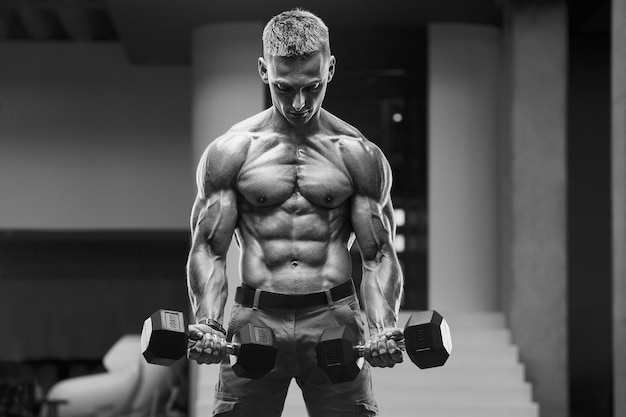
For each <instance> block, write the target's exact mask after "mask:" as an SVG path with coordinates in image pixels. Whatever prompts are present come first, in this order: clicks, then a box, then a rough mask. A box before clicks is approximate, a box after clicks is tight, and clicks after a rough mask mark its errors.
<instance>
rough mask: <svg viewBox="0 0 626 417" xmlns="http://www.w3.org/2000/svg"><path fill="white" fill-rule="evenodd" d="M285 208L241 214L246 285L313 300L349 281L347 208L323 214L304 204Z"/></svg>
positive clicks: (248, 210)
mask: <svg viewBox="0 0 626 417" xmlns="http://www.w3.org/2000/svg"><path fill="white" fill-rule="evenodd" d="M299 206H300V207H299V208H298V209H297V210H295V211H293V210H292V208H293V206H292V205H290V206H287V205H280V206H278V207H274V208H255V207H252V206H250V205H248V204H244V205H243V207H240V208H239V225H238V237H239V242H240V246H241V277H242V281H243V282H244V283H246V284H248V285H250V286H252V287H254V288H258V289H261V290H264V291H272V292H276V293H282V294H309V293H312V292H318V291H324V290H326V289H330V288H332V287H335V286H337V285H339V284H341V283H343V282H345V281H347V280H348V279H349V278H350V274H351V270H352V261H351V258H350V253H349V247H348V239H349V237H350V226H349V225H350V222H349V217H348V214H347V210H348V209H347V204H344V205H342V206H340V207H337V208H330V209H329V208H324V207H319V206H315V205H314V204H313V203H310V202H308V201H306V200H305V199H301V201H300V204H299Z"/></svg>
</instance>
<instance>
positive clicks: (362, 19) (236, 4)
mask: <svg viewBox="0 0 626 417" xmlns="http://www.w3.org/2000/svg"><path fill="white" fill-rule="evenodd" d="M501 4H502V1H501V0H500V1H498V0H385V1H381V0H314V1H313V0H299V1H298V2H294V1H289V0H263V1H260V0H228V1H227V0H0V41H1V40H8V41H38V42H41V41H45V42H121V43H122V44H123V46H124V48H125V50H126V53H127V56H128V58H129V60H130V61H131V62H133V63H135V64H151V65H187V64H188V63H189V60H190V39H191V32H192V30H193V28H195V27H198V26H202V25H205V24H208V23H213V22H227V21H258V22H261V23H263V22H266V21H267V20H268V19H269V18H270V17H272V16H273V15H275V14H277V13H279V12H280V11H282V10H287V9H292V8H294V7H302V8H305V9H308V10H311V11H312V12H314V13H316V14H318V15H319V16H320V17H322V19H324V21H325V22H326V23H327V24H328V26H329V27H330V28H331V33H332V28H333V27H345V28H354V35H355V37H358V31H359V30H363V28H371V27H380V28H384V27H416V26H423V25H425V24H427V23H428V22H467V23H481V24H491V25H500V24H501V20H502V18H501V15H502V11H501V8H502V6H501ZM259 35H260V34H259Z"/></svg>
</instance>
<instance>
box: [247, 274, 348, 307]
mask: <svg viewBox="0 0 626 417" xmlns="http://www.w3.org/2000/svg"><path fill="white" fill-rule="evenodd" d="M256 292H257V290H256V288H254V287H251V286H250V285H248V284H242V285H241V287H237V292H236V293H235V302H236V303H238V304H241V305H242V306H244V307H254V298H255V294H256ZM355 292H356V291H355V289H354V284H353V282H352V280H351V279H350V280H348V281H346V282H344V283H343V284H340V285H337V286H336V287H333V288H331V289H330V290H329V291H328V295H327V293H326V291H320V292H314V293H311V294H293V295H292V294H278V293H273V292H268V291H259V295H258V302H257V305H256V307H257V308H260V309H264V308H283V309H296V308H307V307H317V306H321V305H325V304H330V303H331V301H337V300H341V299H342V298H346V297H349V296H351V295H353V294H354V293H355ZM329 298H330V299H329Z"/></svg>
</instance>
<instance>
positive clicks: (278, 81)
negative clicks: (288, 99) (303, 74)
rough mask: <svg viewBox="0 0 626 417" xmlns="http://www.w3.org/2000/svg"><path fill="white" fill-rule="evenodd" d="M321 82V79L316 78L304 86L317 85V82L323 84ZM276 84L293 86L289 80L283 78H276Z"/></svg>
mask: <svg viewBox="0 0 626 417" xmlns="http://www.w3.org/2000/svg"><path fill="white" fill-rule="evenodd" d="M321 83H322V80H321V79H319V80H318V79H316V80H313V81H311V82H309V83H307V84H305V85H304V87H303V88H306V87H310V86H312V85H315V84H321ZM274 84H284V85H286V86H288V87H293V85H292V84H290V83H289V82H288V81H286V80H283V79H274Z"/></svg>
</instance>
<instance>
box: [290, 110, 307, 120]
mask: <svg viewBox="0 0 626 417" xmlns="http://www.w3.org/2000/svg"><path fill="white" fill-rule="evenodd" d="M308 114H309V111H308V110H305V111H298V112H293V111H292V112H289V115H290V116H291V117H293V118H295V119H304V118H305V117H306V116H307V115H308Z"/></svg>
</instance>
